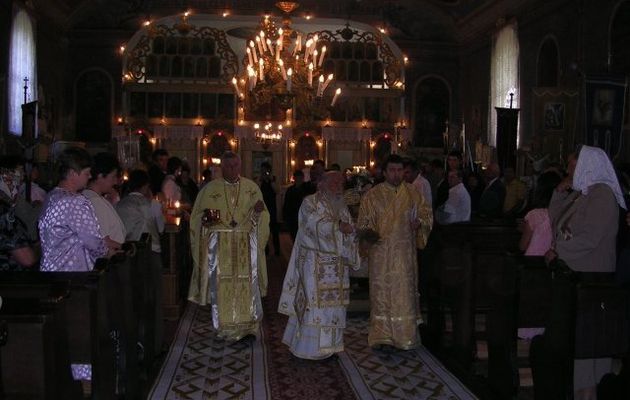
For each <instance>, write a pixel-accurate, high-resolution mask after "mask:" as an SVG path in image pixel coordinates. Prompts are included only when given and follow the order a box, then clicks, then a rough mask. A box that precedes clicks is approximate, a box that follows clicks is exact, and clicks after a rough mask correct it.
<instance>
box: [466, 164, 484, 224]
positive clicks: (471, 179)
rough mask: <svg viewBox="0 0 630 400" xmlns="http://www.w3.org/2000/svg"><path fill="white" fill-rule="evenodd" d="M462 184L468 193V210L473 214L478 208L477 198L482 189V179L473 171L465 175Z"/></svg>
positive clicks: (479, 196)
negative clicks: (464, 180)
mask: <svg viewBox="0 0 630 400" xmlns="http://www.w3.org/2000/svg"><path fill="white" fill-rule="evenodd" d="M464 185H465V186H466V190H468V194H469V195H470V210H471V212H472V213H473V214H476V213H477V211H478V210H479V200H480V199H481V194H482V193H483V189H484V185H483V179H482V178H481V175H480V174H479V173H478V172H473V173H471V174H470V175H468V176H467V177H466V182H465V183H464Z"/></svg>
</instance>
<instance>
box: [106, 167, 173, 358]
mask: <svg viewBox="0 0 630 400" xmlns="http://www.w3.org/2000/svg"><path fill="white" fill-rule="evenodd" d="M127 189H128V193H127V194H126V195H125V196H123V198H122V199H121V200H120V201H119V202H118V204H116V212H117V213H118V215H119V216H120V218H121V219H122V220H123V222H124V224H125V230H126V232H127V235H126V237H125V241H138V240H140V237H141V236H142V234H144V233H148V234H149V235H150V237H151V260H150V262H148V263H147V265H148V268H151V269H152V271H151V273H148V274H147V276H148V277H150V278H153V280H152V281H150V282H149V287H151V288H153V290H152V291H149V293H147V294H148V296H149V297H152V298H153V299H155V301H149V303H151V304H154V306H155V308H154V312H153V317H154V323H155V327H156V329H155V332H156V335H155V337H154V339H155V343H154V346H155V348H158V349H159V348H160V347H161V346H162V325H163V321H162V319H163V318H162V302H161V299H162V254H161V253H162V247H161V244H160V233H161V232H162V231H164V216H163V214H162V213H161V209H160V210H159V211H160V212H159V214H158V215H155V213H154V212H153V210H152V204H155V203H157V204H158V205H159V204H160V203H159V202H157V201H156V200H154V199H153V196H152V192H151V186H150V179H149V174H148V173H147V172H146V171H143V170H141V169H137V170H133V171H131V172H130V173H129V180H128V181H127ZM147 261H149V260H147Z"/></svg>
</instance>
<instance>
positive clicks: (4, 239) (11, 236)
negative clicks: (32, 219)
mask: <svg viewBox="0 0 630 400" xmlns="http://www.w3.org/2000/svg"><path fill="white" fill-rule="evenodd" d="M21 182H22V172H21V170H20V165H19V160H18V159H17V157H10V156H5V157H2V159H1V160H0V271H13V270H19V269H24V268H30V267H32V266H33V265H35V263H36V262H37V257H36V255H35V252H34V251H33V249H32V247H31V242H30V240H29V235H28V232H27V230H28V229H27V227H26V225H25V224H24V222H23V221H22V220H21V219H20V218H18V217H17V216H16V215H15V202H16V199H17V195H18V188H19V187H20V184H21Z"/></svg>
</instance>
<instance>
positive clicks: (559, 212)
mask: <svg viewBox="0 0 630 400" xmlns="http://www.w3.org/2000/svg"><path fill="white" fill-rule="evenodd" d="M568 172H569V176H568V177H567V179H565V180H563V181H562V182H560V184H559V185H558V187H557V188H556V191H555V193H554V194H553V197H552V199H551V203H550V205H549V216H550V218H551V222H552V230H553V238H554V239H553V247H552V249H550V250H549V251H548V252H547V253H546V254H545V258H546V259H547V261H549V262H551V261H553V260H555V259H556V258H558V259H561V260H563V261H564V262H565V263H566V264H567V266H568V267H569V268H571V269H572V270H573V271H577V272H580V273H581V279H582V281H584V282H589V281H606V280H612V278H613V272H614V271H615V256H616V236H617V228H618V218H619V207H622V208H624V209H625V208H626V204H625V201H624V199H623V195H622V193H621V189H620V187H619V183H618V181H617V177H616V175H615V171H614V169H613V166H612V164H611V162H610V160H609V159H608V156H607V155H606V153H604V151H602V150H601V149H599V148H595V147H589V146H582V149H581V150H580V152H579V156H578V157H577V159H570V160H569V167H568ZM571 176H572V178H571ZM556 281H557V282H556V283H555V284H554V300H553V301H554V307H553V308H554V310H552V316H551V319H550V323H549V324H548V327H547V331H546V332H545V335H544V336H543V337H542V338H540V339H539V340H538V341H537V343H532V350H531V354H530V357H531V362H532V369H533V377H534V390H535V391H536V392H537V393H545V395H547V396H549V397H548V398H564V396H563V394H564V390H566V387H567V386H568V385H569V382H570V380H569V379H570V375H569V374H568V371H570V369H569V368H567V366H566V365H558V363H556V362H554V360H553V358H554V355H560V356H562V355H563V354H564V355H566V354H571V353H572V349H570V348H569V346H570V343H571V341H570V340H569V339H570V335H571V331H572V330H574V329H575V328H574V325H572V320H571V317H570V316H571V314H572V313H571V309H572V305H571V304H572V302H573V299H574V298H575V291H574V287H573V286H571V285H572V284H571V283H570V282H567V283H563V282H562V281H561V280H556ZM560 358H562V357H560ZM611 362H612V361H611V359H609V358H606V359H603V358H602V359H588V360H575V362H574V369H573V390H574V393H575V399H577V400H579V399H586V400H590V399H593V400H594V399H595V398H596V386H597V382H599V380H600V379H601V377H602V376H603V375H604V374H606V373H607V372H610V370H611ZM567 375H568V376H567ZM556 390H557V391H558V392H556V393H554V391H556ZM537 398H538V397H537ZM541 398H547V397H544V396H543V397H541Z"/></svg>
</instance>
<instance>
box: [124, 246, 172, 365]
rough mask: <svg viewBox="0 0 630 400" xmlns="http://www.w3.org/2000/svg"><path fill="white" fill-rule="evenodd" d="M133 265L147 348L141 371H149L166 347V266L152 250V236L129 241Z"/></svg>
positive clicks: (142, 335)
mask: <svg viewBox="0 0 630 400" xmlns="http://www.w3.org/2000/svg"><path fill="white" fill-rule="evenodd" d="M126 246H128V247H130V249H131V251H129V252H127V254H128V257H129V260H130V262H131V265H132V271H133V273H132V276H131V278H132V280H133V284H132V285H133V303H134V311H135V313H136V319H137V327H138V341H139V342H140V343H141V345H142V347H143V352H142V353H143V354H142V360H140V361H141V362H140V365H141V368H142V370H141V374H145V375H146V374H149V373H150V371H149V370H150V369H151V367H152V365H153V363H154V361H155V359H156V356H157V354H159V353H160V351H161V348H162V338H163V330H164V327H163V322H162V289H161V287H162V268H161V261H160V260H156V259H155V256H156V255H155V254H154V253H153V252H152V251H151V237H150V236H149V235H148V234H144V235H143V236H142V237H141V238H140V240H139V241H137V242H128V243H127V244H126Z"/></svg>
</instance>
